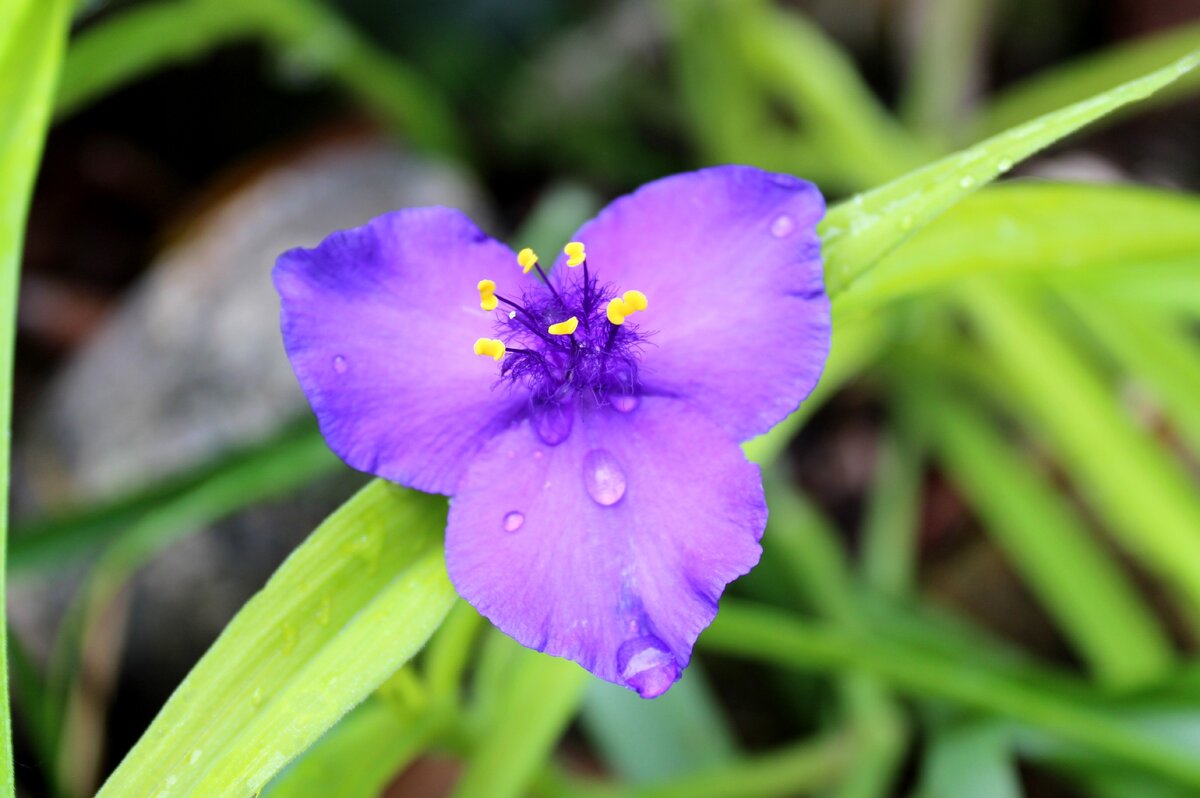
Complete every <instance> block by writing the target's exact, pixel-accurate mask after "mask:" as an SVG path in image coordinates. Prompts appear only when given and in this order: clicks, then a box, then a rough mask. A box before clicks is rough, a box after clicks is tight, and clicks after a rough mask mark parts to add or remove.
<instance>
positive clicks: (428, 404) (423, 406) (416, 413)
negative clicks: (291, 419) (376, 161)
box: [274, 208, 526, 493]
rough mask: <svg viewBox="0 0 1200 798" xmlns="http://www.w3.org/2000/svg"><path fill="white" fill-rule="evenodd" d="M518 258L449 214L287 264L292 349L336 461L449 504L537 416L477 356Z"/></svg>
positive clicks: (439, 212) (369, 229)
mask: <svg viewBox="0 0 1200 798" xmlns="http://www.w3.org/2000/svg"><path fill="white" fill-rule="evenodd" d="M519 271H520V270H519V269H518V267H517V266H516V261H515V256H514V255H513V253H512V252H511V251H510V250H509V249H508V248H507V247H506V246H504V245H503V244H501V243H499V242H497V241H494V240H492V239H491V238H488V237H487V236H486V235H484V234H483V233H482V232H480V230H479V228H477V227H476V226H475V225H474V224H473V223H472V222H471V220H470V219H468V218H467V217H466V216H464V215H463V214H462V213H460V212H459V211H455V210H450V209H448V208H414V209H411V210H404V211H397V212H395V213H389V214H385V215H383V216H380V217H378V218H376V219H373V220H371V221H370V222H368V223H367V224H366V225H364V226H362V227H357V228H355V229H353V230H345V231H341V232H337V233H334V234H333V235H331V236H329V237H328V238H326V239H325V240H324V241H322V242H321V243H320V244H319V245H318V246H317V247H316V248H315V249H293V250H290V251H288V252H285V253H284V254H283V255H280V256H279V260H278V262H277V264H276V266H275V272H274V278H275V286H276V288H277V289H278V291H279V295H280V297H281V299H282V320H283V340H284V346H285V348H286V349H287V353H288V357H289V358H290V359H291V361H292V367H293V368H294V369H295V372H296V376H297V377H298V378H299V380H300V385H301V387H302V388H303V389H304V393H305V394H306V395H307V396H308V400H309V402H310V403H311V404H312V407H313V410H314V411H315V412H316V414H317V419H318V421H319V422H320V425H321V431H322V432H323V433H324V435H325V439H326V441H328V442H329V445H330V447H331V448H332V449H333V450H334V451H335V452H337V453H338V455H340V456H341V457H342V459H343V460H345V461H346V462H347V463H348V464H349V465H351V466H353V467H354V468H357V469H359V470H362V471H368V472H370V473H372V474H377V475H378V476H381V477H384V478H386V479H390V480H392V481H394V482H399V483H401V484H404V485H408V486H411V487H414V488H418V489H420V490H425V491H433V492H438V493H450V492H452V491H453V490H454V488H455V486H456V485H457V484H458V481H459V479H460V478H461V477H462V474H463V472H464V470H465V468H466V464H467V463H468V462H469V460H470V458H471V457H472V456H473V455H474V454H475V453H476V452H477V451H478V450H479V449H480V448H481V447H482V446H483V444H484V443H486V442H487V439H488V438H490V437H491V436H492V435H494V434H495V433H496V432H497V431H499V430H501V429H503V428H505V427H506V426H507V425H508V424H509V423H511V421H512V419H513V417H514V416H515V415H516V414H517V413H519V412H520V410H521V408H523V407H524V404H525V402H526V399H525V396H524V395H523V394H522V393H521V392H519V391H510V390H509V389H508V388H507V387H506V388H495V389H494V386H495V384H496V381H497V368H496V363H495V362H494V361H492V360H491V359H490V358H486V357H479V356H477V355H475V354H473V352H472V345H473V344H474V342H475V339H477V338H480V337H491V336H492V335H493V334H494V333H493V324H494V321H493V316H492V314H490V313H485V312H484V311H482V310H481V309H480V307H479V293H478V291H477V289H476V284H477V283H478V281H479V280H481V279H484V278H490V279H494V280H500V279H501V278H502V277H505V276H509V275H511V274H512V273H513V272H516V273H518V274H519Z"/></svg>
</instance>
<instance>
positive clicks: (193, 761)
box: [188, 748, 200, 765]
mask: <svg viewBox="0 0 1200 798" xmlns="http://www.w3.org/2000/svg"><path fill="white" fill-rule="evenodd" d="M199 761H200V749H199V748H197V749H196V750H195V751H192V755H191V756H189V757H188V764H189V765H194V764H196V763H197V762H199Z"/></svg>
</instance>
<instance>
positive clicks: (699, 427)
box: [446, 397, 767, 698]
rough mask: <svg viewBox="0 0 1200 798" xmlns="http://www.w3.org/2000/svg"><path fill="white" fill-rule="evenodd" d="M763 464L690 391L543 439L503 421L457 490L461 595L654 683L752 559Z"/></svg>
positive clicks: (576, 654)
mask: <svg viewBox="0 0 1200 798" xmlns="http://www.w3.org/2000/svg"><path fill="white" fill-rule="evenodd" d="M766 518H767V510H766V505H765V503H764V500H763V491H762V481H761V478H760V475H759V471H758V468H757V466H754V465H752V464H751V463H749V462H747V461H746V459H745V457H744V456H743V455H742V452H741V449H740V448H739V447H738V445H737V443H736V442H735V441H734V440H733V439H732V438H731V437H729V435H728V434H727V433H726V432H724V431H722V430H721V429H720V428H719V427H717V426H716V425H714V424H713V423H712V422H710V421H709V420H708V419H707V418H705V416H704V415H703V414H701V413H699V412H697V411H695V410H693V409H691V408H689V407H688V406H687V405H686V404H684V403H682V402H679V401H676V400H673V399H665V398H658V397H647V398H644V399H643V400H642V401H641V404H640V406H638V407H637V408H635V409H633V410H632V411H631V412H628V413H621V412H617V411H616V410H613V409H610V408H604V409H600V410H594V411H591V412H588V413H586V414H584V415H582V416H581V417H580V418H579V420H578V421H577V422H576V425H575V429H574V430H573V431H572V433H571V435H570V437H569V438H568V439H567V440H566V441H564V442H562V443H560V444H559V445H557V446H546V445H544V444H543V443H542V442H541V441H540V440H539V439H538V437H537V436H536V435H535V434H534V432H533V431H532V430H531V429H530V426H529V423H528V422H525V423H522V424H519V425H515V426H513V427H511V428H510V429H509V430H508V431H506V432H504V433H502V434H500V435H499V436H497V437H496V438H495V439H494V440H493V441H492V443H491V444H489V446H488V447H487V448H486V449H485V450H484V451H483V452H481V453H480V455H479V456H478V457H477V458H476V459H475V461H474V463H472V465H471V467H470V469H469V470H468V471H467V474H466V476H465V477H464V478H463V481H462V483H461V484H460V486H459V490H458V492H457V494H456V495H455V497H454V498H453V500H452V501H451V504H450V517H449V523H448V526H447V530H446V565H447V568H448V569H449V572H450V578H451V580H452V581H453V582H454V584H455V587H456V588H457V589H458V592H459V594H460V595H462V596H463V597H464V598H466V599H467V601H469V602H470V603H471V604H472V605H473V606H474V607H475V608H476V609H478V610H479V611H480V612H481V613H482V614H483V615H485V616H486V617H487V618H489V619H490V620H491V621H492V623H494V624H495V625H496V626H498V627H500V629H501V630H503V631H504V632H505V633H507V634H509V635H511V636H512V637H514V638H515V639H516V640H517V641H519V642H520V643H522V644H523V645H526V646H529V647H531V648H536V649H538V650H541V651H545V652H547V653H549V654H554V655H556V656H561V657H568V658H570V659H572V660H575V661H576V662H578V663H579V664H580V665H582V666H583V667H585V668H587V669H588V670H590V671H591V672H592V673H594V674H596V675H597V676H600V677H601V678H603V679H606V680H608V681H610V682H615V683H617V684H621V685H624V686H626V687H629V688H630V689H633V690H636V691H637V692H638V693H639V694H640V695H642V696H643V697H646V698H652V697H654V696H656V695H659V694H661V693H662V692H664V691H665V690H666V689H667V688H668V687H670V686H671V684H673V683H674V682H675V680H676V679H677V678H678V677H679V674H680V672H681V671H682V670H683V668H684V667H685V666H686V665H687V664H688V661H689V660H690V658H691V653H692V646H693V645H694V644H695V641H696V637H697V636H698V635H699V634H700V632H701V631H702V630H703V629H704V628H705V627H706V626H708V624H709V623H710V622H711V621H712V619H713V617H714V616H715V615H716V612H717V600H718V598H719V597H720V595H721V593H722V591H723V590H724V589H725V585H726V584H728V583H729V582H730V581H732V580H733V579H736V578H737V577H738V576H740V575H742V574H744V573H746V572H748V571H749V570H750V569H751V568H752V567H753V566H754V565H755V563H757V562H758V558H759V554H760V553H761V550H760V548H759V544H758V540H759V538H760V537H761V535H762V531H763V528H764V526H765V525H766Z"/></svg>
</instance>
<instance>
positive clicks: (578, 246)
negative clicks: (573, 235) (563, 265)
mask: <svg viewBox="0 0 1200 798" xmlns="http://www.w3.org/2000/svg"><path fill="white" fill-rule="evenodd" d="M563 254H565V255H566V256H567V265H568V266H578V265H579V264H581V263H583V261H584V258H586V257H587V253H586V252H584V251H583V242H581V241H572V242H571V243H570V244H567V245H566V246H565V247H563Z"/></svg>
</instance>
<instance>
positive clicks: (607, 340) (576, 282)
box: [492, 263, 647, 415]
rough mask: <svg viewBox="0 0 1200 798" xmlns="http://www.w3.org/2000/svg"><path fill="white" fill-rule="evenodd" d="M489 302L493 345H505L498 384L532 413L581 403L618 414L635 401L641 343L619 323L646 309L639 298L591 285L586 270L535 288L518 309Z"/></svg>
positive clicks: (506, 302)
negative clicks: (524, 400)
mask: <svg viewBox="0 0 1200 798" xmlns="http://www.w3.org/2000/svg"><path fill="white" fill-rule="evenodd" d="M534 266H536V263H535V264H534ZM538 271H539V273H540V272H541V271H542V270H541V268H540V267H538ZM492 295H493V296H494V297H495V299H496V300H498V302H499V305H498V310H499V311H500V314H501V315H500V318H499V319H498V321H497V324H496V335H497V339H500V340H502V341H503V342H504V355H503V360H502V362H501V365H500V375H501V379H502V380H505V381H511V382H512V383H515V384H517V385H520V386H521V387H523V388H525V389H526V390H528V391H529V394H530V397H531V400H532V404H533V406H534V409H535V412H540V413H550V414H551V415H553V414H554V413H555V410H556V408H561V407H562V406H564V405H565V406H567V407H568V408H569V407H570V406H572V405H574V404H575V403H576V402H577V401H581V400H583V401H591V402H594V403H595V404H596V405H597V406H604V405H610V404H616V405H617V406H618V407H620V406H621V405H622V404H623V403H626V402H628V401H630V399H631V398H632V397H635V396H636V395H637V391H638V375H637V367H638V359H639V355H640V349H641V346H642V345H643V344H644V343H645V341H646V337H647V336H646V335H645V334H643V333H641V332H639V330H638V329H637V327H636V326H635V325H633V324H628V323H625V316H627V315H629V314H632V313H634V312H636V311H637V310H641V309H644V308H645V297H644V296H643V295H641V294H640V292H636V291H630V292H626V294H625V297H624V298H623V297H622V296H621V295H619V294H618V293H617V291H616V290H615V289H614V288H613V287H611V286H608V285H603V284H602V283H600V282H599V281H598V280H596V279H595V278H593V277H592V276H591V274H590V273H589V270H588V267H587V264H586V263H584V264H583V268H582V269H578V270H576V269H571V270H570V271H569V272H568V273H567V274H566V276H565V278H564V279H561V280H558V281H557V282H551V281H549V280H546V282H544V283H541V282H539V283H535V284H534V285H533V286H531V287H530V288H529V289H527V290H526V291H524V292H523V293H522V296H521V298H520V300H519V301H515V300H513V299H510V298H508V297H505V296H503V295H501V294H495V293H493V294H492ZM639 299H640V302H639ZM563 409H565V408H563ZM566 412H569V410H566Z"/></svg>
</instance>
